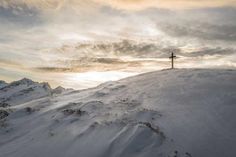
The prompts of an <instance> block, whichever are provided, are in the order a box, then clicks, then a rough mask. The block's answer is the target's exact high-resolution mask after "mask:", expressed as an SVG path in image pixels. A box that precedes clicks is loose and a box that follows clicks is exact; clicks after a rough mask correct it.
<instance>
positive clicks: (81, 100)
mask: <svg viewBox="0 0 236 157" xmlns="http://www.w3.org/2000/svg"><path fill="white" fill-rule="evenodd" d="M235 80H236V71H235V70H200V69H192V70H190V69H188V70H187V69H179V70H163V71H157V72H152V73H147V74H142V75H139V76H135V77H130V78H127V79H123V80H120V81H117V82H107V83H104V84H101V85H100V86H98V87H96V88H91V89H87V90H82V91H69V92H62V93H61V90H63V88H62V87H59V88H57V89H56V90H55V91H56V93H57V94H52V93H51V92H52V91H53V90H52V89H50V88H48V87H49V86H46V84H40V83H35V82H30V81H21V82H20V85H17V86H12V84H9V85H8V86H6V87H4V88H3V89H4V91H3V90H2V89H1V90H0V97H1V98H5V97H6V95H7V96H8V97H10V98H13V97H12V96H11V94H13V95H14V94H15V93H19V92H21V91H22V89H28V88H29V87H32V88H33V87H35V88H34V90H35V91H33V93H34V94H33V93H31V92H30V93H31V94H30V96H29V97H30V99H28V98H25V97H28V94H26V95H23V96H22V95H18V94H15V95H14V100H13V99H11V100H9V102H10V103H11V106H6V107H4V108H1V109H0V119H1V120H0V152H1V154H0V157H32V156H34V157H41V156H44V157H53V156H58V157H77V156H81V157H120V156H122V157H151V156H157V157H213V156H214V157H223V156H225V157H228V156H229V157H233V156H235V155H236V150H235V149H234V146H235V145H236V123H235V119H236V114H235V112H236V104H235V102H236V83H235ZM22 82H23V83H22ZM16 84H17V83H16ZM18 86H20V87H18ZM45 86H46V87H47V88H46V87H45ZM13 89H14V90H13ZM16 91H17V92H16ZM58 91H59V94H58ZM36 93H37V94H38V93H40V94H39V96H38V97H35V96H34V95H37V94H36ZM43 93H44V94H43ZM60 93H61V94H60ZM22 99H23V100H24V101H22ZM21 101H22V102H21Z"/></svg>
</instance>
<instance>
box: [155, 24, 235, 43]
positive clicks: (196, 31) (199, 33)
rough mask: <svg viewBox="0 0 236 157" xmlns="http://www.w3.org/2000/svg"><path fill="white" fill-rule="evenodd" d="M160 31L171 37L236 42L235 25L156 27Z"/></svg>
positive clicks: (164, 25) (163, 25)
mask: <svg viewBox="0 0 236 157" xmlns="http://www.w3.org/2000/svg"><path fill="white" fill-rule="evenodd" d="M158 28H160V29H161V30H162V31H164V32H165V33H167V34H168V35H170V36H173V37H188V38H199V39H204V40H222V41H236V25H224V24H210V23H201V22H198V21H195V22H193V21H191V22H190V23H189V22H188V23H187V22H186V23H182V24H171V23H162V24H160V25H158Z"/></svg>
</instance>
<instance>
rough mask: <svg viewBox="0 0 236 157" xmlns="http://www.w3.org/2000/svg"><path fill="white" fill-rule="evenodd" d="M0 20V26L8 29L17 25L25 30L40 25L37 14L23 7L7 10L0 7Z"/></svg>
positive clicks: (34, 10) (35, 11)
mask: <svg viewBox="0 0 236 157" xmlns="http://www.w3.org/2000/svg"><path fill="white" fill-rule="evenodd" d="M0 20H1V24H3V25H8V26H9V27H13V26H15V25H17V27H19V26H21V27H22V26H23V27H24V28H25V27H32V26H35V25H38V24H40V23H42V19H41V18H40V16H39V12H38V11H37V10H36V9H30V8H28V7H27V6H24V5H22V6H15V7H7V8H5V7H3V6H0Z"/></svg>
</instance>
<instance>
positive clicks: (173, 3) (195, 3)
mask: <svg viewBox="0 0 236 157" xmlns="http://www.w3.org/2000/svg"><path fill="white" fill-rule="evenodd" d="M0 5H2V6H4V7H15V6H19V5H22V6H27V7H29V8H37V9H42V10H43V9H46V10H48V9H49V10H60V9H64V8H67V7H69V8H72V9H75V10H76V9H78V8H80V9H82V8H84V7H86V8H90V7H91V6H92V7H95V6H111V7H113V8H117V9H125V10H143V9H146V8H168V9H190V8H202V7H221V6H235V5H236V3H235V0H214V1H212V0H86V1H84V0H43V1H42V0H2V1H1V2H0Z"/></svg>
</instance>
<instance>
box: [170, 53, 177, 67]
mask: <svg viewBox="0 0 236 157" xmlns="http://www.w3.org/2000/svg"><path fill="white" fill-rule="evenodd" d="M169 58H170V59H171V69H174V59H175V58H176V56H175V55H174V53H173V52H172V53H171V56H170V57H169Z"/></svg>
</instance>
